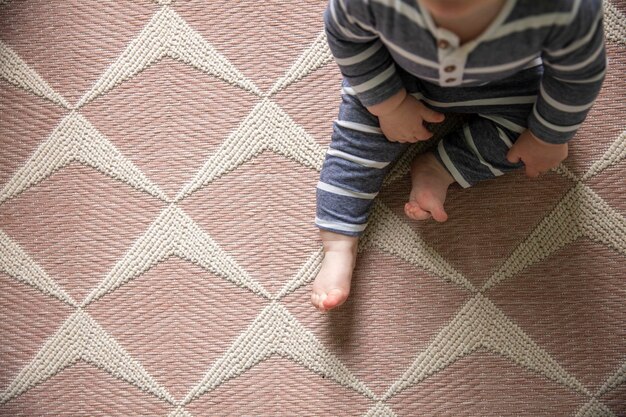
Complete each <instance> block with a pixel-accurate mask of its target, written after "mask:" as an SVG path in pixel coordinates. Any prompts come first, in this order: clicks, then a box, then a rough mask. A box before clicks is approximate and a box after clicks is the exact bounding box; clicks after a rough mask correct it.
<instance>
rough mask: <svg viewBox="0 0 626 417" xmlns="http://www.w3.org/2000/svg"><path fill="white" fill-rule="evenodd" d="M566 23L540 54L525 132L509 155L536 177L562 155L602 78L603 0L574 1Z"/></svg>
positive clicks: (604, 64)
mask: <svg viewBox="0 0 626 417" xmlns="http://www.w3.org/2000/svg"><path fill="white" fill-rule="evenodd" d="M578 4H579V6H578V9H576V10H574V11H573V13H572V20H571V21H570V22H561V24H560V25H555V26H554V29H553V31H552V33H551V34H550V35H549V37H548V39H547V43H546V46H545V47H544V50H543V54H542V58H543V62H544V74H543V78H542V81H541V85H540V90H539V95H538V97H537V102H536V103H535V106H534V108H533V112H532V114H531V115H530V117H529V119H528V130H527V131H526V132H524V133H523V134H522V135H521V136H520V137H519V139H518V140H517V142H516V143H515V145H514V146H513V147H512V148H511V150H510V152H509V155H508V159H509V161H511V162H517V161H519V160H520V159H521V160H522V161H523V162H524V164H525V165H526V173H527V174H528V175H529V176H536V175H538V174H539V173H540V172H545V171H547V170H548V169H550V168H554V167H556V166H557V165H558V164H559V163H560V162H561V161H562V160H563V159H565V158H566V157H567V142H568V141H569V140H570V139H571V138H572V137H573V136H574V135H575V133H576V131H577V130H578V128H579V127H580V125H581V124H582V122H583V121H584V120H585V117H586V116H587V113H588V112H589V109H590V108H591V106H592V105H593V103H594V101H595V99H596V97H597V95H598V93H599V91H600V88H601V86H602V81H603V80H604V74H605V71H606V54H605V50H604V32H603V28H602V2H601V1H600V0H584V1H580V2H578Z"/></svg>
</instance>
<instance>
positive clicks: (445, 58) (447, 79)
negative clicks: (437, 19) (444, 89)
mask: <svg viewBox="0 0 626 417" xmlns="http://www.w3.org/2000/svg"><path fill="white" fill-rule="evenodd" d="M435 35H436V38H437V56H438V58H439V84H441V85H445V86H449V85H459V84H461V81H462V79H463V68H464V67H465V60H466V57H465V56H463V53H462V52H461V50H460V49H459V42H460V41H459V38H458V36H456V35H455V34H454V33H452V32H450V31H448V30H446V29H442V28H438V29H437V32H436V33H435Z"/></svg>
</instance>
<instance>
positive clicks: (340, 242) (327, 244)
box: [320, 230, 359, 254]
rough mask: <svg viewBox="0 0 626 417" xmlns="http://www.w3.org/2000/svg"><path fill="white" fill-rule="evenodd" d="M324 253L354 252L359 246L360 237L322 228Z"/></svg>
mask: <svg viewBox="0 0 626 417" xmlns="http://www.w3.org/2000/svg"><path fill="white" fill-rule="evenodd" d="M320 236H321V238H322V244H323V247H324V253H328V252H334V253H345V252H348V253H354V254H356V250H357V247H358V246H359V238H358V237H356V236H348V235H342V234H341V233H335V232H330V231H328V230H320Z"/></svg>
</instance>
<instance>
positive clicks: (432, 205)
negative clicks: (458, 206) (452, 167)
mask: <svg viewBox="0 0 626 417" xmlns="http://www.w3.org/2000/svg"><path fill="white" fill-rule="evenodd" d="M411 183H412V185H411V195H410V196H409V202H408V203H406V204H405V205H404V212H405V213H406V215H407V216H409V217H410V218H412V219H414V220H426V219H428V218H430V217H432V218H433V219H435V220H436V221H438V222H445V221H446V220H448V214H447V213H446V212H445V210H444V209H443V203H444V202H445V201H446V194H447V192H448V187H449V186H450V184H452V183H454V178H452V176H451V175H450V173H448V171H447V170H446V169H445V168H444V167H443V166H442V165H441V164H440V163H439V161H438V160H437V158H436V157H435V155H433V154H432V153H430V152H428V153H426V154H423V155H420V156H418V157H417V158H416V159H415V160H414V161H413V164H412V165H411Z"/></svg>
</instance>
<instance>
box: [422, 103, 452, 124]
mask: <svg viewBox="0 0 626 417" xmlns="http://www.w3.org/2000/svg"><path fill="white" fill-rule="evenodd" d="M420 116H422V119H424V120H426V121H427V122H431V123H440V122H443V120H444V119H445V118H446V116H444V115H443V113H439V112H436V111H434V110H432V109H429V108H428V107H426V106H422V110H421V111H420Z"/></svg>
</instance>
